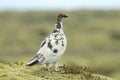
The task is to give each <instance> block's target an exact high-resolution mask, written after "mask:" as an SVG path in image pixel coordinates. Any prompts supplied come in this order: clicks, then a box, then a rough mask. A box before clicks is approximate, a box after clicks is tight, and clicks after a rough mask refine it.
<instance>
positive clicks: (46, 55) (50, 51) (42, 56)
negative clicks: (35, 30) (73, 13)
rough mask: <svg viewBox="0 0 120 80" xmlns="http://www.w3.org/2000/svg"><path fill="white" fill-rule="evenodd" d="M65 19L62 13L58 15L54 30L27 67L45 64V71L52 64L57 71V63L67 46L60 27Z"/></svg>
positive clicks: (65, 16)
mask: <svg viewBox="0 0 120 80" xmlns="http://www.w3.org/2000/svg"><path fill="white" fill-rule="evenodd" d="M67 17H68V16H67V15H65V14H64V13H62V14H59V15H58V17H57V23H56V25H55V29H54V30H53V32H52V33H51V34H50V35H49V36H48V37H46V38H45V40H44V41H43V42H42V43H41V46H40V49H39V50H38V52H37V54H36V55H35V56H34V57H33V59H32V60H31V61H30V62H28V63H27V64H26V65H27V66H32V65H35V64H37V63H39V64H46V68H47V70H50V69H49V64H50V63H53V64H54V69H55V71H58V61H59V60H60V58H61V57H62V55H63V54H64V52H65V49H66V45H67V40H66V36H65V34H64V31H63V26H62V23H63V19H64V18H67Z"/></svg>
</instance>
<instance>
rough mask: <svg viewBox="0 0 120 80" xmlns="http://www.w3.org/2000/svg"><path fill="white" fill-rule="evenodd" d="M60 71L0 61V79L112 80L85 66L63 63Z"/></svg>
mask: <svg viewBox="0 0 120 80" xmlns="http://www.w3.org/2000/svg"><path fill="white" fill-rule="evenodd" d="M59 68H60V71H58V72H55V71H54V70H53V69H51V71H47V70H46V69H45V67H42V66H41V67H40V66H38V65H36V66H32V67H27V66H25V64H23V63H18V62H15V63H12V64H3V63H0V80H46V79H49V80H67V79H69V80H113V79H111V78H108V77H106V76H103V75H102V74H99V73H98V72H96V71H94V70H91V69H90V68H87V67H79V66H70V65H63V66H59Z"/></svg>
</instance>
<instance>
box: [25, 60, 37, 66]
mask: <svg viewBox="0 0 120 80" xmlns="http://www.w3.org/2000/svg"><path fill="white" fill-rule="evenodd" d="M38 62H39V61H38V60H35V61H34V62H33V63H31V64H27V65H26V66H33V65H35V64H37V63H38Z"/></svg>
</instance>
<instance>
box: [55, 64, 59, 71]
mask: <svg viewBox="0 0 120 80" xmlns="http://www.w3.org/2000/svg"><path fill="white" fill-rule="evenodd" d="M54 68H55V71H59V68H58V62H55V63H54Z"/></svg>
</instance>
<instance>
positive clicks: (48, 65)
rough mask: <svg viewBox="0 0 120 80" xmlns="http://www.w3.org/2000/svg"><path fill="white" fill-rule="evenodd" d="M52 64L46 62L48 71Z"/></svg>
mask: <svg viewBox="0 0 120 80" xmlns="http://www.w3.org/2000/svg"><path fill="white" fill-rule="evenodd" d="M49 67H50V64H49V63H46V69H47V70H48V71H50V68H49Z"/></svg>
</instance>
